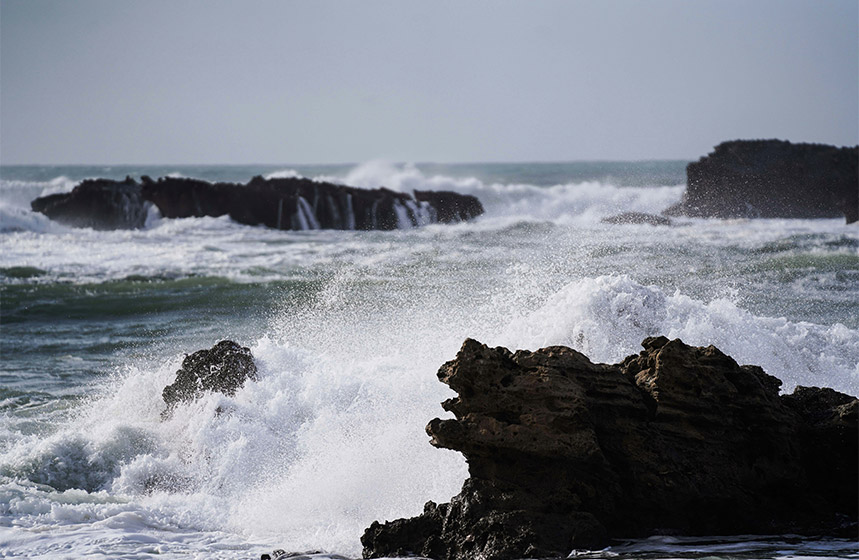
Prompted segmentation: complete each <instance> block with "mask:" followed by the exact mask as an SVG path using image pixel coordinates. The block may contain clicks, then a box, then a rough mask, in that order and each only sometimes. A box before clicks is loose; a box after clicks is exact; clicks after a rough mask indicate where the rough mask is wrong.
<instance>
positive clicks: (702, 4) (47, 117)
mask: <svg viewBox="0 0 859 560" xmlns="http://www.w3.org/2000/svg"><path fill="white" fill-rule="evenodd" d="M0 2H2V3H0V162H2V163H4V164H17V163H47V164H59V163H113V164H117V163H171V164H173V163H335V162H360V161H366V160H369V159H375V158H385V159H390V160H394V161H445V162H452V161H570V160H592V159H616V160H617V159H620V160H639V159H696V158H698V157H699V156H701V155H704V154H706V153H707V152H709V151H710V150H711V149H712V147H713V146H714V145H715V144H718V143H719V142H721V141H723V140H729V139H734V138H782V139H787V140H791V141H797V142H799V141H802V142H824V143H829V144H836V145H853V144H856V143H857V142H859V31H857V30H859V8H857V5H859V3H857V1H856V0H845V1H826V0H824V1H818V0H813V1H800V2H797V1H784V0H776V1H769V0H754V1H749V0H741V1H723V0H720V1H694V2H693V1H648V2H643V1H642V2H629V1H614V2H611V1H610V2H602V1H599V2H597V1H594V2H582V1H565V2H548V1H528V2H525V1H521V2H497V1H495V2H465V1H455V2H436V1H434V2H426V1H420V2H410V1H403V0H391V1H362V2H345V1H342V2H323V1H312V2H311V1H307V2H288V1H276V2H275V1H271V2H267V1H253V0H250V1H249V0H242V1H208V0H207V1H185V0H170V1H161V0H149V1H144V0H105V1H92V0H75V1H69V0H60V1H53V0H49V1H46V0H0Z"/></svg>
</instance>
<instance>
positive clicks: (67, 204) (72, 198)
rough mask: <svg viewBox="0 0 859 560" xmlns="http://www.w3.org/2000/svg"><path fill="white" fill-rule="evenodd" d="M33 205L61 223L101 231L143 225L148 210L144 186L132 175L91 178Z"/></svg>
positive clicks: (44, 197)
mask: <svg viewBox="0 0 859 560" xmlns="http://www.w3.org/2000/svg"><path fill="white" fill-rule="evenodd" d="M30 207H31V208H32V209H33V211H34V212H41V213H42V214H44V215H46V216H47V217H49V218H50V219H52V220H55V221H57V222H60V223H61V224H65V225H68V226H72V227H89V228H93V229H98V230H112V229H138V228H142V227H143V225H144V224H145V223H146V214H147V211H148V205H147V204H145V201H144V199H143V195H142V192H141V189H140V185H138V184H137V182H135V181H134V179H132V178H131V177H126V179H125V181H111V180H107V179H87V180H86V181H83V182H82V183H81V184H79V185H78V186H76V187H75V188H74V189H73V190H72V191H71V192H69V193H61V194H52V195H48V196H43V197H41V198H37V199H36V200H34V201H33V202H31V203H30Z"/></svg>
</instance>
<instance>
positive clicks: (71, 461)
mask: <svg viewBox="0 0 859 560" xmlns="http://www.w3.org/2000/svg"><path fill="white" fill-rule="evenodd" d="M142 171H145V170H142ZM125 172H126V170H122V173H125ZM165 172H166V171H165ZM182 172H183V173H184V174H186V175H189V176H197V175H195V174H194V173H188V172H187V171H186V170H183V171H182ZM277 172H278V170H277V169H268V170H260V171H259V173H263V174H264V173H270V174H273V176H274V174H277ZM296 174H298V171H297V170H287V171H284V176H293V175H296ZM152 175H155V176H157V175H158V173H152ZM309 175H310V176H311V177H315V178H320V179H326V180H330V179H331V178H334V179H337V180H339V181H341V182H348V183H349V184H354V185H357V186H365V187H368V188H376V187H379V186H386V187H388V188H392V189H395V190H401V191H406V192H408V191H410V190H413V189H419V190H424V189H433V190H454V191H458V192H462V193H467V194H475V195H476V196H478V198H480V199H481V201H483V203H484V206H485V207H486V209H487V214H486V215H485V216H483V217H482V218H480V219H479V220H477V221H475V222H473V223H466V224H456V225H452V226H443V225H431V226H425V227H421V228H409V229H402V230H400V231H393V232H351V231H305V232H285V231H277V230H272V229H267V228H263V227H250V226H243V225H239V224H235V223H233V222H231V221H230V220H229V219H228V218H226V217H224V218H192V219H183V220H166V219H159V217H158V216H157V215H153V216H151V219H150V220H149V222H148V225H147V227H146V228H145V229H143V230H138V231H116V232H96V231H92V230H86V229H84V230H73V229H69V228H63V227H62V226H57V225H56V224H53V223H51V222H49V221H46V220H45V219H44V218H43V217H41V216H38V215H36V214H33V213H31V212H29V210H27V209H26V208H24V207H23V206H22V205H21V204H19V203H18V202H16V200H15V197H14V196H11V197H7V196H6V195H7V194H8V192H10V191H9V190H8V189H7V187H8V184H7V183H4V184H3V187H4V190H3V191H2V193H0V195H2V196H0V201H2V202H3V204H5V206H3V207H2V210H3V211H4V212H5V211H7V210H9V209H10V208H11V209H12V210H11V212H12V214H11V215H12V217H11V218H9V217H8V216H7V217H6V218H3V220H5V221H4V222H3V223H8V224H14V223H18V222H20V223H21V227H17V226H16V227H14V228H10V229H15V230H16V231H9V230H5V232H4V233H2V234H0V249H2V259H0V280H2V284H0V287H2V290H3V303H4V309H3V315H2V319H3V321H4V323H3V337H4V342H3V344H4V368H6V369H5V370H4V371H2V372H0V374H2V375H3V382H4V384H7V385H9V389H10V390H11V391H12V392H10V393H9V394H8V398H7V397H6V396H4V399H6V400H4V401H3V402H4V403H6V402H7V401H8V403H7V404H4V405H3V408H2V413H3V415H4V416H3V417H0V427H2V431H0V477H2V478H0V533H2V536H0V553H2V554H6V555H8V556H13V557H14V556H26V557H33V558H41V557H44V558H49V557H63V555H66V556H67V557H82V556H88V557H90V556H91V557H95V558H98V557H104V558H155V557H159V558H170V557H173V558H184V557H195V556H196V557H212V556H215V557H222V558H253V557H258V554H260V553H261V552H270V551H271V550H272V549H274V548H284V549H288V550H294V551H303V550H325V551H328V552H330V553H340V554H347V555H349V556H353V557H356V556H358V555H359V554H360V544H359V542H358V538H359V536H360V534H361V532H362V531H363V529H364V528H365V527H367V526H368V525H369V524H370V523H371V522H372V521H373V520H377V519H379V520H384V519H393V518H397V517H404V516H412V515H415V514H417V513H419V512H420V511H421V509H422V506H423V504H424V502H426V501H427V500H434V501H436V502H443V501H446V500H448V499H449V498H450V497H451V496H453V495H454V494H456V493H457V492H458V491H459V489H460V486H461V484H462V481H463V480H464V479H465V477H466V465H465V463H464V460H463V459H462V457H461V456H460V455H458V454H456V453H454V452H449V451H444V450H438V449H434V448H433V447H431V446H430V445H429V444H428V438H427V436H426V434H425V433H424V426H425V425H426V423H427V422H428V421H429V420H430V419H432V418H434V417H437V416H443V415H444V414H445V413H444V411H443V410H442V409H441V407H440V402H441V401H443V400H444V399H446V398H449V397H450V396H451V394H452V393H451V392H450V390H449V389H447V387H446V386H444V385H443V384H441V383H439V382H438V381H437V379H436V377H435V372H436V371H437V369H438V368H439V366H440V365H441V364H442V363H444V362H445V361H447V360H450V359H452V358H453V357H454V356H455V354H456V352H457V350H458V348H459V346H460V345H461V344H462V341H463V340H464V339H465V338H466V337H471V338H476V339H477V340H480V341H482V342H485V343H488V344H491V345H504V346H508V347H510V348H512V349H516V348H528V349H537V348H539V347H542V346H546V345H550V344H566V345H570V346H572V347H574V348H576V349H578V350H581V351H583V352H584V353H586V354H587V355H588V356H589V357H591V359H593V360H594V361H603V362H617V361H619V360H621V359H622V358H623V357H625V356H626V355H628V354H632V353H635V352H637V351H638V350H639V348H640V346H639V344H640V342H641V340H642V339H643V338H645V337H646V336H651V335H657V334H663V335H666V336H669V337H671V338H674V337H679V338H682V339H683V340H684V342H686V343H689V344H696V345H707V344H715V345H716V346H718V347H719V348H720V349H722V350H723V351H725V352H726V353H727V354H729V355H731V356H733V357H734V358H735V359H736V360H737V361H738V362H740V363H748V364H757V365H761V366H762V367H763V368H764V369H765V370H766V371H767V372H768V373H770V374H773V375H776V376H778V377H780V378H781V379H782V380H783V381H784V382H785V387H784V389H786V390H791V389H792V387H793V386H795V385H798V384H802V385H827V386H832V387H834V388H836V389H839V390H842V391H845V392H848V393H852V394H856V393H857V392H859V384H857V379H859V320H857V315H859V314H857V313H856V303H855V302H856V301H857V297H859V231H857V230H856V229H855V228H853V229H850V228H845V227H844V226H843V224H841V223H840V222H839V221H836V220H812V221H809V220H758V221H733V222H723V221H711V220H679V222H678V224H679V225H677V226H676V227H660V228H655V227H652V226H647V225H624V226H608V225H605V224H601V223H600V222H599V220H600V219H601V218H602V217H605V216H607V215H611V214H614V213H619V212H622V211H628V210H637V211H642V210H643V211H649V212H658V211H659V210H661V209H663V208H664V207H666V206H668V205H670V204H671V203H673V202H676V201H677V200H679V197H680V195H681V192H682V187H677V186H675V185H668V186H659V185H658V184H655V185H651V186H643V187H635V186H623V185H621V186H617V185H613V184H612V183H611V181H609V180H605V179H593V180H591V179H588V180H579V179H577V180H574V181H565V180H561V181H550V182H549V184H542V185H535V184H527V183H523V182H521V181H507V182H505V181H496V180H489V179H484V178H478V177H469V176H453V175H445V174H441V173H440V174H433V173H424V172H423V171H421V168H420V166H398V165H394V166H392V165H390V164H385V163H372V164H370V165H365V166H359V167H357V168H354V169H352V170H351V171H349V170H345V171H341V172H338V173H336V174H333V175H331V174H328V175H327V174H326V173H325V172H324V170H322V171H318V172H316V173H311V174H309ZM248 178H249V177H248ZM231 180H234V179H231ZM245 180H246V179H245ZM4 181H5V179H4ZM73 183H74V181H71V180H68V179H65V178H61V177H58V178H57V180H56V181H55V182H52V181H47V182H45V181H42V182H41V183H40V182H39V181H32V182H31V183H28V185H29V186H20V185H19V186H16V187H14V188H20V189H24V190H26V189H30V190H31V191H33V192H34V193H35V192H36V191H37V190H38V191H39V193H38V194H41V193H42V191H44V190H45V189H52V188H56V189H69V188H71V187H72V186H73ZM12 190H14V189H12ZM38 194H36V195H35V196H38ZM28 196H29V195H28ZM21 198H22V199H23V197H21ZM402 210H405V207H403V208H402ZM411 210H412V211H413V212H414V211H415V209H414V208H412V209H411ZM15 220H17V221H18V222H16V221H15ZM307 225H308V227H310V226H311V223H310V222H308V224H307ZM226 337H233V338H236V339H238V341H239V342H241V343H242V344H244V345H247V346H250V347H251V350H252V352H253V354H254V356H255V359H256V362H257V365H258V367H259V371H260V376H259V380H257V381H254V382H248V383H247V384H246V385H245V387H244V388H243V389H241V390H240V391H238V392H237V393H236V395H235V396H233V397H227V396H223V395H214V394H213V395H207V396H205V397H203V398H201V399H199V400H197V401H195V402H194V403H190V404H186V405H182V406H179V407H178V408H177V409H176V411H175V412H174V414H173V415H172V416H171V417H170V418H169V419H168V420H166V421H162V420H161V418H160V414H161V411H162V410H163V408H164V404H163V401H162V400H161V391H162V389H163V387H164V386H165V385H167V384H168V383H170V382H172V380H173V379H172V376H173V374H174V373H175V371H176V369H178V367H179V365H180V363H181V360H182V357H183V355H184V354H186V353H190V352H192V351H195V350H198V349H200V348H203V347H209V346H211V345H212V344H213V343H214V342H216V341H217V340H219V339H221V338H226ZM12 347H14V348H16V349H20V350H21V351H20V352H16V353H15V354H14V355H12V356H9V354H8V352H7V348H12ZM27 356H34V357H33V358H30V359H27ZM84 373H86V375H84ZM25 400H26V402H27V403H30V404H23V403H25ZM687 544H688V543H687ZM678 546H680V547H682V546H683V543H682V542H680V544H679V545H678ZM749 546H751V545H749ZM708 550H710V549H708ZM616 552H618V553H620V551H617V550H616ZM663 552H664V554H665V555H668V556H670V555H673V554H675V553H677V550H676V549H672V548H670V547H669V548H667V549H665V550H664V551H663ZM704 552H705V553H706V551H704ZM712 552H713V554H717V555H719V554H727V553H728V552H727V549H725V550H715V549H713V550H712ZM633 553H634V552H633ZM607 554H608V555H609V556H611V554H614V552H612V551H609V553H607ZM660 554H661V553H660ZM820 554H821V555H822V556H825V555H826V554H825V553H824V552H821V553H820Z"/></svg>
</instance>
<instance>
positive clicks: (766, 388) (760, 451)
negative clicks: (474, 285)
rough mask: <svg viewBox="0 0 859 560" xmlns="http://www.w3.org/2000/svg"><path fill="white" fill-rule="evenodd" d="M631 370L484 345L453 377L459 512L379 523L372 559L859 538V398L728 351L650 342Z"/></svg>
mask: <svg viewBox="0 0 859 560" xmlns="http://www.w3.org/2000/svg"><path fill="white" fill-rule="evenodd" d="M643 346H644V348H645V349H644V351H643V352H641V353H640V354H639V355H637V356H630V357H628V358H626V359H625V360H624V361H623V362H622V363H620V364H616V365H605V364H594V363H592V362H591V361H590V360H588V358H587V357H586V356H584V355H583V354H580V353H579V352H576V351H575V350H572V349H570V348H565V347H550V348H544V349H542V350H539V351H536V352H527V351H518V352H516V353H512V352H510V351H508V350H506V349H504V348H489V347H487V346H485V345H483V344H480V343H478V342H476V341H474V340H467V341H466V342H465V344H463V346H462V349H461V350H460V351H459V354H458V355H457V357H456V359H455V360H453V361H451V362H448V363H446V364H444V365H443V366H442V367H441V369H440V370H439V372H438V377H439V379H440V380H441V381H442V382H444V383H446V384H448V385H449V386H450V387H451V388H452V389H453V390H455V391H456V392H457V393H458V397H456V398H452V399H449V400H447V401H445V402H444V403H443V405H442V406H443V407H444V409H445V410H448V411H450V412H452V413H453V414H454V416H455V419H449V420H440V419H435V420H433V421H431V422H430V423H429V426H428V427H427V432H428V433H429V435H430V436H431V438H432V439H431V443H432V444H433V445H435V446H436V447H442V448H447V449H453V450H456V451H460V452H461V453H463V454H464V455H465V457H466V459H467V460H468V468H469V475H470V476H469V478H468V479H467V480H466V481H465V484H464V485H463V488H462V491H461V492H460V494H459V495H457V496H455V497H454V498H453V499H452V500H451V501H450V503H447V504H441V505H437V504H435V503H432V502H429V503H427V504H426V506H425V508H424V513H423V514H421V515H420V516H418V517H415V518H411V519H399V520H396V521H392V522H386V523H384V524H381V523H378V522H374V523H373V524H372V525H371V526H370V527H369V528H368V529H367V530H366V532H365V533H364V536H363V537H362V539H361V542H362V544H363V545H364V556H365V557H367V558H373V557H381V556H401V555H408V554H418V555H423V556H428V557H431V558H435V559H457V560H465V559H472V558H486V559H513V558H536V557H547V556H566V555H567V554H569V553H570V551H571V550H573V549H576V548H591V549H592V548H597V547H602V546H605V545H606V544H607V539H608V538H609V537H636V536H647V535H652V534H677V535H724V534H746V533H757V534H772V533H783V532H789V533H812V534H839V533H840V532H844V531H846V532H847V533H846V534H848V535H852V536H854V537H855V535H856V532H855V531H856V514H857V477H858V476H859V475H857V404H859V403H858V402H857V399H856V398H854V397H850V396H848V395H844V394H840V393H837V392H835V391H832V390H830V389H816V388H798V389H797V390H796V391H795V392H794V394H793V395H789V396H779V386H780V385H781V382H780V381H779V380H778V379H776V378H775V377H772V376H770V375H767V374H766V373H764V372H763V370H761V369H760V368H759V367H756V366H740V365H737V363H736V362H735V361H734V360H733V359H731V358H730V357H729V356H726V355H725V354H723V353H722V352H720V351H719V350H718V349H716V348H714V347H712V346H710V347H706V348H700V347H690V346H687V345H685V344H683V342H681V341H680V340H673V341H669V340H668V339H666V338H664V337H659V338H649V339H647V340H645V341H644V343H643Z"/></svg>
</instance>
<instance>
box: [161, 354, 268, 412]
mask: <svg viewBox="0 0 859 560" xmlns="http://www.w3.org/2000/svg"><path fill="white" fill-rule="evenodd" d="M256 378H257V368H256V364H255V363H254V359H253V355H251V351H250V350H249V349H248V348H245V347H244V346H241V345H239V344H236V343H235V342H233V341H231V340H222V341H221V342H219V343H217V344H216V345H215V346H213V347H212V348H210V349H209V350H198V351H197V352H194V353H193V354H191V355H189V356H186V357H185V359H184V360H183V361H182V367H181V369H179V371H177V372H176V380H175V381H174V382H173V383H172V384H170V385H167V386H166V387H164V390H163V392H162V398H163V399H164V402H165V403H166V404H167V410H166V411H165V412H164V413H163V414H162V417H167V416H169V414H170V412H171V411H172V410H173V408H174V407H175V406H176V405H177V404H179V403H182V402H190V401H193V400H194V399H196V398H198V397H200V396H201V395H202V394H203V393H205V392H210V391H214V392H218V393H223V394H225V395H230V396H232V395H235V394H236V391H237V390H238V389H240V388H241V387H242V386H243V385H244V383H245V381H246V380H248V379H251V380H255V379H256Z"/></svg>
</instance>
